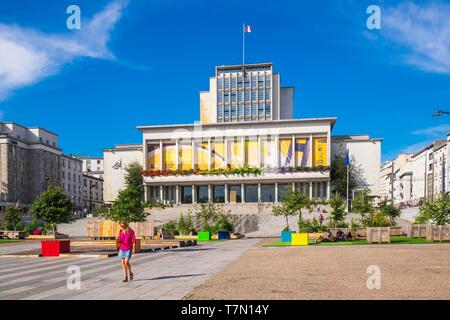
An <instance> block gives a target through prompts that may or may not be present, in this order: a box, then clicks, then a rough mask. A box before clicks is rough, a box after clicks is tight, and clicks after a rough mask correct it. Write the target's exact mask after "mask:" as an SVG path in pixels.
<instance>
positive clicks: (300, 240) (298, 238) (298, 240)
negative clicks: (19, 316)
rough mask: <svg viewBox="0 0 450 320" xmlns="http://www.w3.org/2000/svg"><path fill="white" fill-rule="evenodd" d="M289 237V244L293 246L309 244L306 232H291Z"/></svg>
mask: <svg viewBox="0 0 450 320" xmlns="http://www.w3.org/2000/svg"><path fill="white" fill-rule="evenodd" d="M291 237H292V241H291V245H293V246H307V245H308V244H309V234H308V233H293V234H292V235H291Z"/></svg>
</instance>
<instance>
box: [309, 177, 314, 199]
mask: <svg viewBox="0 0 450 320" xmlns="http://www.w3.org/2000/svg"><path fill="white" fill-rule="evenodd" d="M312 197H313V183H312V181H310V182H309V198H310V199H312Z"/></svg>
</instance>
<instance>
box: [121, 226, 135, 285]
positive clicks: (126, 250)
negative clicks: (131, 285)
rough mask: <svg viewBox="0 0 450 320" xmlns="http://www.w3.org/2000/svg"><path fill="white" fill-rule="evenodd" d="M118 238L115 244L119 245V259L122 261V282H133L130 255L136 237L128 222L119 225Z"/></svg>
mask: <svg viewBox="0 0 450 320" xmlns="http://www.w3.org/2000/svg"><path fill="white" fill-rule="evenodd" d="M120 228H121V229H120V231H119V237H118V238H117V242H118V244H119V258H120V259H121V261H122V271H123V280H122V281H123V282H128V274H129V276H130V277H129V279H130V280H133V278H134V274H133V272H132V271H131V264H130V259H131V254H132V253H133V245H134V244H135V243H136V237H135V235H134V231H133V230H132V229H131V228H130V226H129V224H128V222H126V221H122V222H121V223H120Z"/></svg>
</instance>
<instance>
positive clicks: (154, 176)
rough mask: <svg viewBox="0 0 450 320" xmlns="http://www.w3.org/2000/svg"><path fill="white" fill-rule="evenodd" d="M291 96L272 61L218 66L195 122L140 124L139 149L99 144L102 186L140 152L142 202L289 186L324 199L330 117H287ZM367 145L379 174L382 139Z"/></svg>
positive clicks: (261, 192)
mask: <svg viewBox="0 0 450 320" xmlns="http://www.w3.org/2000/svg"><path fill="white" fill-rule="evenodd" d="M293 100H294V89H293V88H292V87H288V88H283V87H281V86H280V75H279V74H278V73H274V72H273V70H272V64H271V63H262V64H252V65H245V66H244V67H243V66H242V65H236V66H221V67H216V74H215V76H214V77H212V78H210V91H208V92H201V93H200V122H199V123H194V124H185V125H183V124H181V125H158V126H139V127H137V128H138V129H139V130H140V131H141V132H142V134H143V140H142V148H136V147H135V146H134V147H133V148H131V149H128V148H124V146H123V145H120V146H118V147H116V148H113V149H106V150H105V152H104V158H105V185H106V186H105V190H108V189H109V190H119V189H120V188H121V187H122V186H108V183H109V182H110V181H111V182H112V181H123V177H121V176H123V170H122V169H123V168H124V167H125V165H126V162H128V161H127V160H126V159H131V158H135V155H136V152H138V153H139V154H140V155H141V160H140V161H139V162H140V163H141V164H142V166H143V169H144V172H143V176H144V185H145V199H146V201H152V200H153V201H161V202H170V203H174V204H181V203H189V204H191V203H198V202H206V201H213V202H218V203H255V202H277V201H280V200H282V198H283V195H284V194H285V191H286V190H287V189H288V188H292V189H294V190H297V191H299V192H302V193H303V194H305V195H307V196H309V197H311V198H320V199H328V198H329V197H330V195H331V192H332V186H331V185H330V163H331V161H332V159H331V157H332V154H333V153H332V150H331V148H332V138H331V132H332V129H333V126H334V124H335V122H336V118H313V119H292V115H293V104H294V101H293ZM360 140H361V139H360ZM357 142H358V143H365V142H364V141H357ZM348 143H352V142H348ZM367 143H369V142H367ZM370 144H371V145H372V144H373V143H372V142H370ZM371 148H372V149H371V150H374V151H373V152H372V155H371V156H372V158H373V159H369V161H370V167H369V170H370V171H373V172H376V174H375V175H376V176H378V172H379V168H380V165H379V164H380V152H381V140H377V144H376V147H375V148H373V147H371ZM129 152H133V155H134V156H133V157H128V155H127V153H129ZM344 152H345V150H344ZM366 158H367V155H365V158H364V160H363V161H366V160H365V159H366ZM356 160H358V159H356ZM373 163H375V165H373ZM117 164H120V169H119V168H118V167H119V166H118V165H117ZM109 166H111V167H115V168H116V169H110V168H109ZM372 166H373V168H372ZM367 176H370V177H371V176H372V172H370V173H367ZM372 184H373V185H375V186H376V187H377V188H376V190H375V191H374V192H375V193H377V192H378V181H375V182H372V181H371V185H372ZM116 194H117V193H116V192H114V193H112V192H108V194H105V202H112V201H114V198H115V196H116ZM374 195H376V194H374Z"/></svg>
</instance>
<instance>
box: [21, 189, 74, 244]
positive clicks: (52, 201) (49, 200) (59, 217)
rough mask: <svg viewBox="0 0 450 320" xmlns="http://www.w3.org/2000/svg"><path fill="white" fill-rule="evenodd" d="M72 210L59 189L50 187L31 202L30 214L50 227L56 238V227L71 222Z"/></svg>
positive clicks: (70, 203) (69, 202)
mask: <svg viewBox="0 0 450 320" xmlns="http://www.w3.org/2000/svg"><path fill="white" fill-rule="evenodd" d="M72 208H73V205H72V202H71V201H70V200H69V199H68V198H67V196H66V194H65V193H64V191H63V189H62V188H61V187H50V188H48V190H46V191H44V192H42V193H41V194H40V195H39V198H37V199H36V200H35V201H34V202H33V204H32V206H31V212H30V213H31V215H32V216H33V217H34V218H35V219H38V220H43V221H45V223H46V224H47V225H49V226H51V228H52V230H53V235H54V236H55V238H56V229H57V226H56V225H57V224H58V223H71V222H72V221H73V220H72V216H71V212H72Z"/></svg>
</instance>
